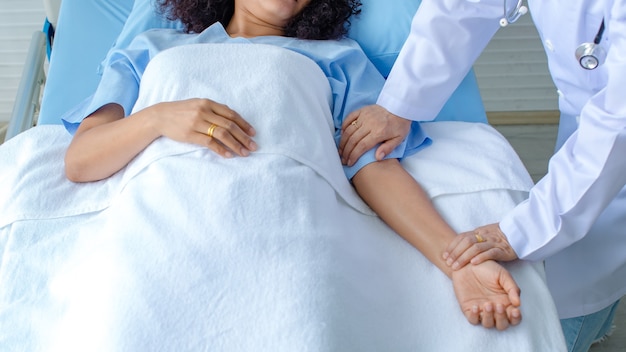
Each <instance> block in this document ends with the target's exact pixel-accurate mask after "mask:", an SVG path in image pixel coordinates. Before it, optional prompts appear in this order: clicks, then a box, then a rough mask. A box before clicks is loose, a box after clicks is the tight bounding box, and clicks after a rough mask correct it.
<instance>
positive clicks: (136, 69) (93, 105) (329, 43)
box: [62, 23, 431, 179]
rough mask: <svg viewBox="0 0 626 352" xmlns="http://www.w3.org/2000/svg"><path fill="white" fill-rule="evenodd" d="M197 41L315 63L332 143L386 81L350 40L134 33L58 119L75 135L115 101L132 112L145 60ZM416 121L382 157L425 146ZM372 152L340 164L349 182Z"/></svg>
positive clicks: (220, 30) (216, 27)
mask: <svg viewBox="0 0 626 352" xmlns="http://www.w3.org/2000/svg"><path fill="white" fill-rule="evenodd" d="M200 43H242V44H245V43H250V44H254V43H258V44H269V45H276V46H279V47H283V48H286V49H289V50H293V51H295V52H298V53H300V54H302V55H305V56H307V57H309V58H310V59H312V60H313V61H315V62H316V63H317V64H318V65H319V67H320V68H321V69H322V71H323V72H324V74H325V75H326V77H327V78H328V81H329V83H330V87H331V90H332V94H333V106H331V110H332V115H333V120H334V125H335V136H334V137H335V142H336V143H337V144H338V143H339V140H340V138H341V125H342V122H343V119H344V117H345V116H347V115H348V114H349V113H350V112H352V111H354V110H357V109H359V108H361V107H363V106H366V105H371V104H374V103H376V99H377V97H378V94H379V92H380V90H381V89H382V86H383V84H384V78H383V77H382V75H381V74H380V73H379V72H378V70H377V69H376V68H375V66H374V65H373V64H372V63H371V62H370V61H369V59H368V58H367V57H366V55H365V53H364V52H363V51H362V49H361V48H360V47H359V45H358V44H357V43H356V42H355V41H353V40H351V39H342V40H338V41H336V40H301V39H296V38H289V37H281V36H261V37H254V38H241V37H237V38H231V37H230V36H229V35H228V33H227V32H226V30H225V29H224V27H223V26H222V25H221V24H220V23H215V24H213V25H212V26H210V27H209V28H207V29H206V30H204V31H203V32H202V33H198V34H188V33H183V32H180V31H177V30H173V29H153V30H149V31H147V32H144V33H142V34H140V35H138V36H137V37H136V38H135V39H134V40H133V41H132V43H131V44H130V45H129V46H128V47H127V48H126V49H123V50H117V51H116V52H113V53H111V55H109V57H108V61H107V62H106V63H105V67H104V71H103V74H102V79H101V81H100V84H99V86H98V88H97V90H96V92H95V93H94V95H93V96H91V97H89V98H88V99H86V100H85V101H84V102H83V103H82V104H80V105H79V106H77V107H76V108H74V109H72V111H70V112H68V113H67V114H65V115H64V116H63V118H62V120H63V123H64V124H65V127H66V128H67V130H68V131H69V132H70V133H74V132H75V131H76V129H77V128H78V125H79V124H80V122H81V121H82V120H83V119H84V118H85V117H86V116H88V115H90V114H91V113H93V112H94V111H96V110H97V109H99V108H100V107H102V106H104V105H106V104H109V103H116V104H119V105H120V106H122V107H123V109H124V113H125V115H126V116H128V115H129V114H130V112H131V111H132V108H133V106H134V104H135V101H136V100H137V97H138V94H139V84H140V81H141V77H142V75H143V72H144V70H145V69H146V66H147V65H148V62H149V61H150V60H151V59H152V58H153V57H154V56H155V55H157V54H158V53H159V52H161V51H163V50H166V49H169V48H172V47H175V46H180V45H187V44H200ZM430 143H431V141H430V139H429V138H428V137H427V136H426V135H425V134H424V132H423V131H422V129H421V127H420V125H419V123H418V122H413V123H412V125H411V132H410V133H409V135H408V136H407V138H406V139H405V140H404V141H403V143H402V144H400V145H399V146H398V147H397V148H396V149H395V150H394V151H393V152H392V153H390V154H389V155H387V156H386V158H397V159H402V158H403V157H406V156H408V155H412V154H414V153H416V152H417V151H418V150H419V149H421V148H423V147H425V146H427V145H429V144H430ZM375 149H376V148H373V149H372V150H369V151H368V152H366V153H365V154H364V155H363V156H362V157H361V158H360V159H359V160H358V161H357V163H356V164H355V165H354V166H351V167H348V166H344V171H345V173H346V176H347V177H348V178H349V179H351V178H352V177H353V176H354V175H355V174H356V173H357V171H358V170H360V169H361V168H362V167H363V166H365V165H367V164H369V163H371V162H373V161H375V156H374V153H375Z"/></svg>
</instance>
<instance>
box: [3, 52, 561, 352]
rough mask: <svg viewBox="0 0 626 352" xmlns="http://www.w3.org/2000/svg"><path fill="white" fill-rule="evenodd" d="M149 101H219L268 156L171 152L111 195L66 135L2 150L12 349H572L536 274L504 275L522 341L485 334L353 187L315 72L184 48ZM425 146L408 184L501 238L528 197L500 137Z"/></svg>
mask: <svg viewBox="0 0 626 352" xmlns="http://www.w3.org/2000/svg"><path fill="white" fill-rule="evenodd" d="M188 58H191V60H189V59H188ZM198 58H202V59H201V60H199V59H198ZM172 60H173V61H172ZM183 61H184V64H181V62H183ZM172 62H176V63H177V64H176V65H172ZM209 62H210V64H207V63H209ZM161 65H163V66H161ZM163 67H167V68H168V69H167V70H165V69H164V68H163ZM173 68H176V69H173ZM235 73H236V74H235ZM180 77H186V79H185V81H184V82H183V81H181V80H180ZM293 77H298V78H299V79H295V80H294V79H293ZM286 82H288V83H286ZM142 84H143V85H142V92H141V94H140V95H141V98H140V101H139V102H138V106H137V107H136V109H139V108H141V107H142V106H147V105H150V104H152V103H154V102H157V101H162V100H173V99H183V98H187V97H198V96H201V97H207V98H211V99H214V100H217V101H220V102H222V103H226V104H228V105H229V106H231V107H232V108H233V109H235V110H237V111H239V112H240V113H241V114H242V116H244V118H246V119H247V120H249V121H250V122H251V123H252V124H253V125H254V126H255V128H256V129H257V131H258V136H257V138H256V140H257V142H258V144H259V146H260V150H259V151H258V152H257V153H254V154H253V155H252V156H250V157H248V158H233V159H222V158H221V157H219V156H216V155H215V154H214V153H213V152H211V151H210V150H207V149H206V148H203V147H199V146H195V145H187V144H182V143H177V142H173V141H171V140H168V139H165V138H161V139H158V140H157V141H155V142H154V143H153V144H151V145H150V146H149V147H148V148H147V149H146V150H145V151H144V152H143V153H141V154H140V155H139V156H138V157H137V158H136V159H135V160H134V161H133V162H132V163H131V164H129V165H128V166H127V167H126V168H125V169H123V170H122V171H120V172H118V173H117V174H115V175H114V176H112V177H111V178H110V179H108V180H106V181H101V182H95V183H89V184H73V183H71V182H69V181H67V180H66V179H65V178H64V175H63V155H64V151H65V148H66V147H67V144H68V143H69V141H70V136H69V135H67V133H66V132H65V131H64V130H63V129H62V127H60V126H39V127H35V128H33V129H31V130H29V131H27V132H25V133H23V134H21V135H19V136H17V137H15V138H13V139H11V140H10V141H9V142H7V143H5V144H4V145H3V146H2V147H0V195H1V199H0V263H1V266H0V350H2V351H46V352H48V351H315V352H324V351H520V352H521V351H523V352H527V351H560V350H564V345H563V337H562V333H561V330H560V326H559V322H558V319H557V316H556V311H555V308H554V305H553V302H552V301H551V298H550V296H549V292H548V291H547V288H546V285H545V283H544V276H543V269H542V267H541V265H540V264H531V263H524V262H517V263H512V264H509V265H507V267H508V268H509V269H510V270H511V271H512V273H513V275H514V276H515V278H516V280H517V281H518V283H519V285H520V286H521V288H522V314H523V321H522V323H521V324H520V325H519V326H516V327H513V328H510V329H508V330H507V331H504V332H498V331H495V330H487V329H484V328H482V327H476V326H472V325H470V324H469V323H468V322H467V321H466V319H465V317H464V316H463V314H462V313H461V311H460V308H459V306H458V304H457V302H456V299H455V297H454V293H453V291H452V286H451V283H450V281H449V279H448V278H447V277H446V276H445V275H443V274H442V273H441V272H440V271H438V269H437V268H436V267H434V266H433V265H432V264H430V263H429V262H428V261H427V260H426V259H425V258H424V257H423V256H422V255H421V254H420V253H419V252H418V251H417V250H415V249H414V248H413V247H411V246H410V245H408V244H407V243H406V242H405V241H403V240H402V239H401V238H400V237H399V236H397V235H396V234H395V233H394V232H393V231H391V230H390V229H389V228H388V227H387V226H386V225H385V224H383V223H382V222H381V221H380V220H379V219H378V218H377V217H376V216H374V215H373V214H372V212H371V210H370V209H369V208H368V207H367V206H366V205H365V204H364V203H363V202H362V201H361V200H360V199H359V198H358V196H357V195H356V193H355V192H354V190H353V189H352V188H351V186H350V184H349V183H348V182H347V180H346V179H345V176H344V175H343V172H342V170H341V166H340V164H339V158H338V156H337V152H336V148H335V146H334V142H333V139H332V123H331V120H330V110H329V109H328V102H329V99H330V90H329V87H328V83H327V81H326V78H325V77H324V76H323V74H322V73H321V71H320V70H319V68H318V67H317V66H316V65H315V64H314V63H313V62H312V61H310V60H309V59H307V58H305V57H303V56H301V55H299V54H296V53H293V52H290V51H286V50H284V49H279V48H275V47H266V46H261V45H258V46H256V45H255V46H252V45H241V46H239V45H221V46H219V47H216V46H215V45H197V46H189V47H182V48H178V49H173V50H170V51H166V52H164V53H162V54H160V55H159V56H157V58H156V59H155V60H153V62H152V63H151V64H150V66H149V68H148V70H147V71H146V74H145V76H144V81H143V83H142ZM424 128H425V129H426V131H427V133H429V134H430V135H431V136H432V137H433V139H434V141H435V142H434V144H433V145H432V146H431V147H429V148H427V149H426V150H424V151H422V152H420V153H418V154H416V155H415V156H414V157H411V158H409V159H407V160H406V161H405V166H406V167H407V169H408V170H409V171H410V172H411V173H412V175H413V176H414V177H416V178H417V179H418V181H420V182H421V183H422V184H423V185H424V186H425V188H426V189H427V191H428V192H429V194H430V195H431V196H432V197H433V198H434V202H435V205H436V206H437V207H438V208H439V210H440V211H441V212H442V214H443V215H444V217H445V218H446V219H448V221H449V222H450V223H451V224H452V226H453V227H454V228H455V229H457V230H459V231H462V230H468V229H471V228H473V227H474V226H477V225H482V224H484V223H488V222H493V221H497V220H498V219H499V218H500V216H501V215H502V214H503V213H504V212H505V211H506V210H507V209H510V208H511V207H512V206H514V204H516V202H518V201H520V200H521V199H523V198H524V197H525V196H526V191H527V189H528V187H530V185H531V182H530V178H529V177H528V175H527V173H526V171H525V170H524V168H523V166H522V164H521V162H520V161H519V158H518V157H517V155H516V154H515V153H514V152H513V150H512V149H511V148H510V146H509V145H508V144H507V143H506V141H505V140H504V139H503V138H502V137H501V136H500V135H499V134H498V133H497V132H496V131H495V130H494V129H492V128H491V127H489V126H486V125H482V124H472V123H462V122H445V123H444V122H438V123H430V124H425V125H424Z"/></svg>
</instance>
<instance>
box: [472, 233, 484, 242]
mask: <svg viewBox="0 0 626 352" xmlns="http://www.w3.org/2000/svg"><path fill="white" fill-rule="evenodd" d="M474 236H476V241H477V242H478V243H482V242H485V241H486V240H485V239H484V238H483V236H481V235H479V234H477V233H475V234H474Z"/></svg>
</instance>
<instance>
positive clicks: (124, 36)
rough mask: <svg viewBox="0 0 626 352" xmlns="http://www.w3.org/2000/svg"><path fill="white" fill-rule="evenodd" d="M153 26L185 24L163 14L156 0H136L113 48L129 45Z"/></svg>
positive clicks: (180, 27)
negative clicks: (157, 7)
mask: <svg viewBox="0 0 626 352" xmlns="http://www.w3.org/2000/svg"><path fill="white" fill-rule="evenodd" d="M152 28H174V29H182V28H183V25H182V23H180V22H179V21H169V20H167V19H165V18H164V17H163V16H161V14H160V13H159V12H158V11H157V9H156V5H155V3H154V0H135V3H134V5H133V9H132V11H131V12H130V14H129V15H128V18H127V19H126V23H124V27H122V31H121V32H120V34H119V36H118V37H117V40H115V42H114V43H113V46H112V47H111V49H116V48H117V49H119V48H125V47H127V46H128V45H129V44H130V42H131V41H132V40H133V38H135V36H136V35H138V34H140V33H142V32H145V31H147V30H148V29H152ZM103 63H104V61H103ZM103 63H101V64H100V69H99V72H100V73H102V64H103Z"/></svg>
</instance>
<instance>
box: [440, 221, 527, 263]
mask: <svg viewBox="0 0 626 352" xmlns="http://www.w3.org/2000/svg"><path fill="white" fill-rule="evenodd" d="M443 259H444V260H445V261H446V264H447V265H448V266H449V267H451V268H452V269H453V270H457V269H459V268H462V267H463V266H465V265H466V264H467V263H470V262H471V263H472V264H479V263H482V262H484V261H486V260H490V259H491V260H497V261H501V262H502V261H511V260H515V259H517V254H516V253H515V251H514V250H513V248H511V245H510V244H509V241H508V240H507V238H506V236H505V235H504V233H502V231H501V230H500V225H499V224H497V223H495V224H490V225H486V226H481V227H479V228H477V229H476V230H474V231H469V232H463V233H461V234H459V235H458V236H456V238H454V240H452V241H451V242H450V244H449V245H448V247H447V248H446V250H445V251H444V253H443Z"/></svg>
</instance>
